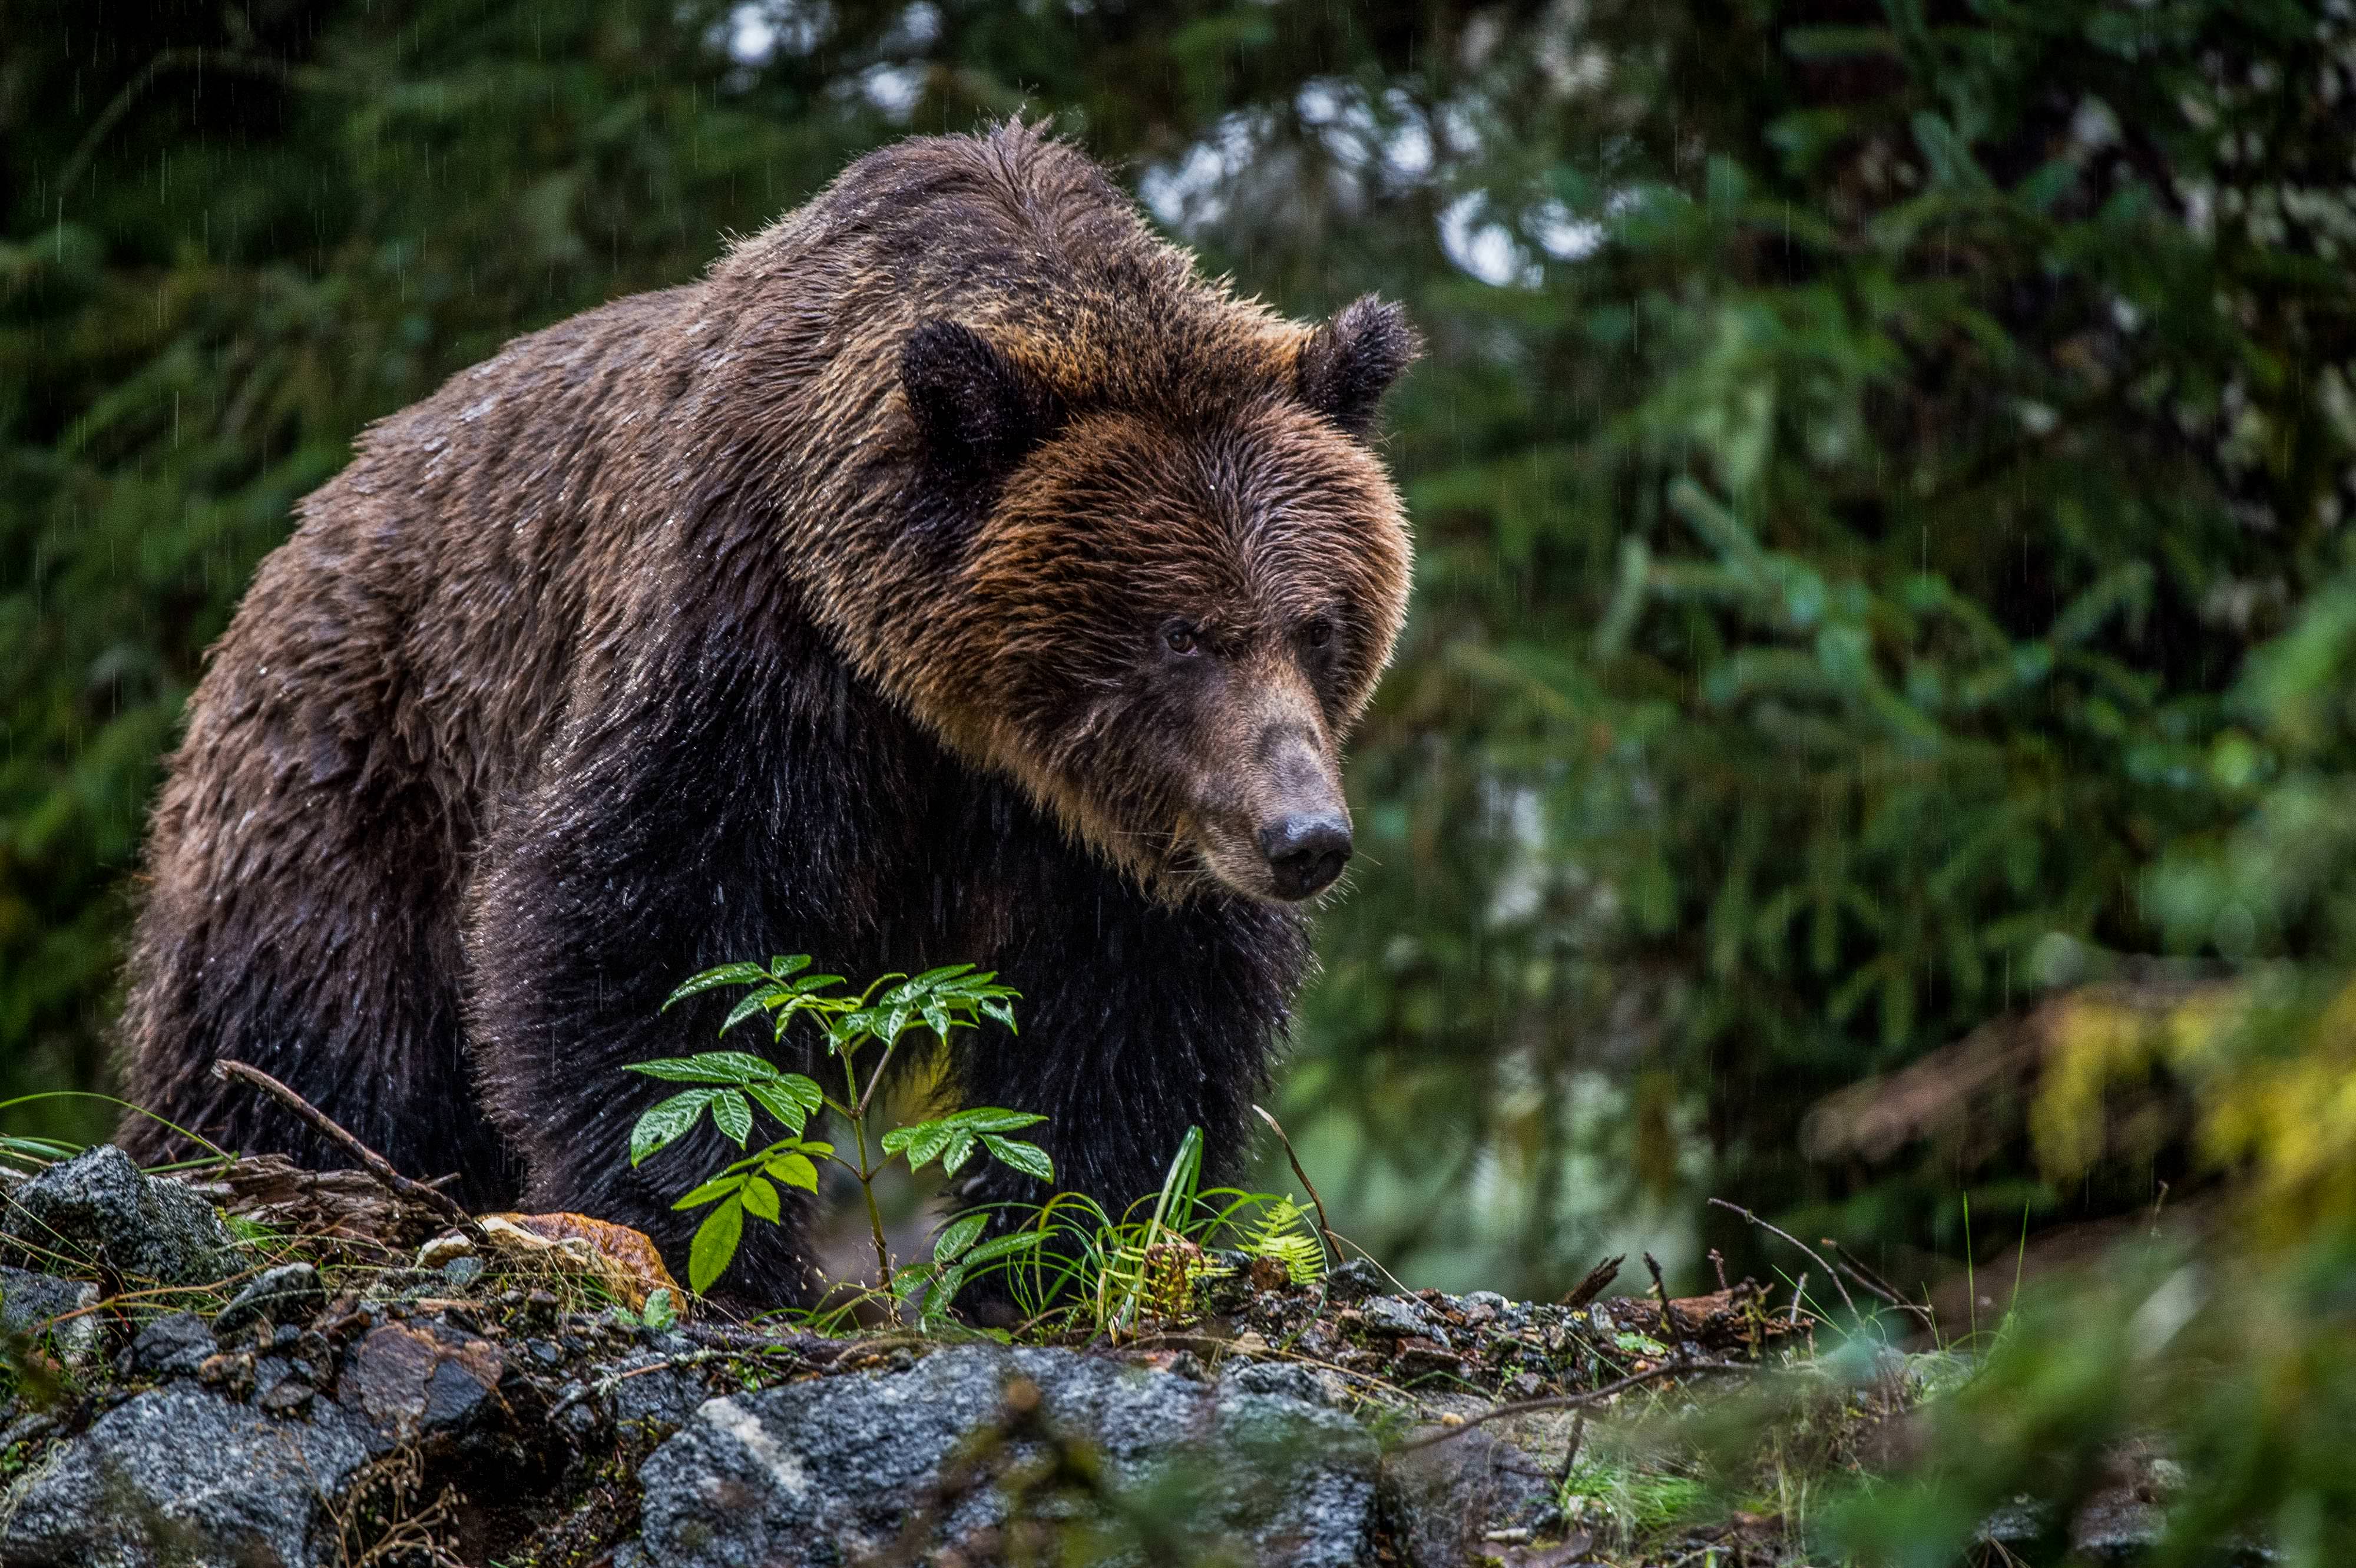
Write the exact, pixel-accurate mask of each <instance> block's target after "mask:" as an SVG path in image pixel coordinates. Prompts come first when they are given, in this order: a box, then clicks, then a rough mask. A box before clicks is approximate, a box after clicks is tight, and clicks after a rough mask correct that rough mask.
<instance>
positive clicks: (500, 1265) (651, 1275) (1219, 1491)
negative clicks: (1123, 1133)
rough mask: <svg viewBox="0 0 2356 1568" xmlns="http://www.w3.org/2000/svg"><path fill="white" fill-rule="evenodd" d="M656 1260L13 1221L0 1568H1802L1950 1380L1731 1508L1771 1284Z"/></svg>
mask: <svg viewBox="0 0 2356 1568" xmlns="http://www.w3.org/2000/svg"><path fill="white" fill-rule="evenodd" d="M634 1237H635V1233H632V1232H621V1233H618V1234H615V1233H607V1232H605V1231H603V1230H601V1229H600V1228H597V1227H594V1226H593V1225H580V1224H570V1225H568V1224H555V1225H551V1224H549V1223H547V1222H545V1221H526V1222H521V1223H517V1222H490V1221H487V1222H485V1223H484V1224H483V1225H481V1226H478V1227H469V1228H467V1229H466V1230H453V1229H452V1227H451V1226H450V1223H449V1220H448V1219H447V1218H446V1217H445V1216H444V1215H442V1214H440V1213H437V1212H436V1211H435V1210H434V1209H433V1208H429V1207H427V1206H425V1205H423V1204H421V1203H418V1202H416V1201H413V1200H411V1199H408V1198H403V1197H398V1196H395V1195H393V1194H391V1193H388V1192H387V1191H385V1190H384V1189H383V1188H381V1187H379V1186H378V1185H377V1184H375V1183H373V1182H371V1181H370V1180H369V1178H368V1177H366V1176H363V1175H361V1174H359V1173H357V1172H336V1173H324V1174H320V1173H309V1172H304V1171H299V1170H296V1169H295V1168H294V1167H292V1166H289V1165H286V1164H285V1163H284V1162H283V1161H277V1160H272V1159H249V1160H245V1161H241V1162H239V1163H238V1164H237V1165H230V1166H217V1167H214V1168H211V1169H209V1170H200V1171H195V1172H190V1173H184V1174H182V1175H180V1176H173V1177H159V1176H148V1175H145V1174H143V1173H141V1172H140V1171H138V1170H137V1169H135V1168H134V1166H133V1165H131V1163H130V1161H129V1160H128V1159H126V1158H125V1157H123V1155H121V1154H120V1153H119V1152H118V1151H115V1150H112V1149H110V1148H101V1149H97V1150H93V1151H91V1152H90V1153H88V1154H86V1155H81V1156H80V1157H78V1158H76V1159H74V1160H72V1161H70V1162H67V1163H65V1164H62V1165H54V1166H51V1167H49V1168H48V1169H47V1170H45V1171H42V1172H40V1173H39V1174H37V1175H36V1176H31V1177H30V1178H29V1179H15V1180H9V1181H5V1183H0V1248H5V1251H0V1262H5V1267H0V1335H5V1340H0V1346H5V1350H0V1564H5V1565H8V1568H29V1565H33V1564H44V1565H46V1564H59V1565H73V1568H83V1565H89V1568H112V1565H132V1564H143V1565H144V1564H166V1563H170V1564H176V1565H191V1568H193V1565H200V1564H222V1565H224V1568H227V1565H230V1564H235V1565H238V1568H251V1565H263V1564H284V1565H287V1568H295V1565H304V1568H310V1565H323V1568H402V1565H409V1564H418V1565H424V1564H466V1565H469V1568H474V1565H487V1564H497V1565H498V1568H527V1565H530V1568H573V1565H580V1568H588V1565H593V1564H594V1565H604V1564H612V1565H613V1568H654V1565H657V1564H660V1565H663V1568H672V1565H680V1568H771V1565H787V1564H805V1563H807V1564H830V1565H832V1564H847V1563H872V1564H891V1563H916V1562H928V1563H985V1562H999V1561H1014V1562H1028V1561H1067V1562H1074V1561H1076V1562H1094V1561H1111V1562H1150V1563H1285V1564H1302V1565H1311V1564H1334V1565H1336V1568H1339V1565H1342V1564H1356V1563H1398V1564H1408V1565H1413V1568H1438V1565H1441V1564H1461V1563H1490V1562H1494V1563H1505V1564H1515V1565H1519V1568H1557V1565H1568V1564H1574V1563H1612V1564H1630V1563H1696V1564H1697V1563H1709V1564H1711V1565H1712V1568H1736V1565H1739V1564H1765V1563H1793V1562H1798V1561H1802V1560H1803V1556H1802V1552H1801V1548H1800V1546H1799V1545H1798V1543H1797V1540H1796V1535H1797V1533H1798V1526H1799V1524H1800V1521H1799V1520H1795V1519H1793V1518H1788V1517H1786V1512H1787V1511H1788V1510H1787V1509H1783V1508H1781V1507H1779V1506H1778V1504H1777V1484H1778V1483H1777V1481H1776V1479H1775V1477H1776V1475H1777V1474H1778V1473H1780V1471H1779V1469H1778V1467H1780V1466H1783V1465H1785V1464H1787V1463H1789V1464H1800V1463H1806V1464H1810V1465H1815V1466H1825V1465H1834V1466H1853V1465H1856V1464H1859V1463H1863V1462H1867V1461H1868V1460H1869V1457H1870V1454H1871V1451H1872V1450H1873V1449H1874V1447H1875V1445H1876V1444H1880V1443H1884V1442H1886V1440H1887V1435H1888V1431H1889V1429H1890V1427H1891V1425H1892V1423H1901V1422H1902V1420H1903V1412H1904V1411H1905V1410H1906V1408H1908V1407H1909V1406H1910V1405H1911V1404H1912V1402H1914V1401H1915V1400H1917V1399H1918V1398H1919V1397H1921V1395H1922V1392H1923V1391H1924V1388H1925V1387H1926V1385H1927V1384H1928V1383H1930V1382H1932V1381H1935V1380H1936V1379H1937V1378H1938V1377H1940V1376H1941V1375H1943V1369H1948V1370H1951V1367H1950V1365H1949V1362H1950V1359H1943V1358H1938V1357H1930V1358H1915V1359H1903V1358H1895V1357H1893V1358H1890V1359H1889V1361H1888V1364H1887V1365H1886V1366H1884V1367H1883V1368H1881V1369H1879V1371H1877V1372H1876V1373H1875V1374H1874V1375H1873V1376H1872V1377H1871V1378H1869V1379H1867V1380H1863V1381H1858V1380H1854V1379H1852V1380H1849V1381H1848V1382H1847V1383H1843V1384H1841V1385H1840V1386H1839V1388H1838V1390H1837V1391H1836V1392H1834V1393H1831V1394H1828V1395H1826V1396H1825V1397H1823V1398H1820V1399H1816V1400H1815V1401H1814V1402H1813V1403H1811V1402H1807V1401H1803V1402H1802V1404H1804V1405H1806V1406H1807V1407H1808V1408H1807V1409H1806V1410H1805V1411H1804V1412H1803V1414H1802V1416H1801V1417H1800V1419H1798V1420H1797V1422H1796V1423H1792V1424H1790V1425H1789V1426H1788V1429H1787V1435H1790V1436H1791V1437H1792V1443H1791V1444H1790V1445H1789V1449H1790V1451H1789V1452H1786V1451H1785V1445H1783V1444H1780V1443H1779V1444H1778V1446H1777V1452H1776V1454H1775V1455H1774V1458H1773V1463H1772V1465H1771V1466H1751V1468H1750V1472H1749V1474H1748V1477H1747V1479H1746V1481H1745V1487H1746V1488H1747V1489H1746V1491H1745V1495H1744V1496H1743V1497H1741V1498H1732V1497H1730V1496H1727V1495H1723V1488H1722V1487H1720V1488H1719V1489H1718V1490H1716V1491H1713V1489H1712V1488H1711V1487H1707V1486H1705V1485H1704V1483H1703V1481H1702V1480H1701V1479H1700V1478H1699V1470H1698V1468H1697V1466H1696V1464H1695V1462H1694V1461H1693V1460H1692V1459H1691V1458H1690V1456H1689V1455H1685V1454H1684V1453H1682V1452H1681V1451H1679V1450H1677V1449H1676V1447H1675V1446H1674V1445H1671V1446H1669V1447H1663V1446H1662V1445H1660V1444H1657V1443H1654V1442H1652V1441H1651V1440H1649V1439H1648V1438H1646V1437H1645V1436H1644V1434H1645V1433H1646V1432H1648V1431H1651V1430H1653V1428H1654V1426H1655V1425H1656V1424H1657V1421H1656V1420H1648V1418H1658V1417H1660V1416H1662V1415H1664V1414H1665V1413H1673V1412H1676V1411H1679V1410H1681V1409H1685V1408H1687V1407H1690V1406H1691V1405H1692V1404H1693V1403H1694V1402H1696V1401H1697V1400H1700V1399H1702V1398H1704V1397H1706V1396H1707V1395H1708V1393H1709V1391H1716V1390H1725V1389H1728V1388H1730V1387H1731V1388H1745V1387H1748V1386H1750V1385H1751V1384H1753V1383H1755V1382H1756V1381H1757V1380H1759V1379H1760V1377H1761V1376H1762V1370H1763V1369H1772V1368H1773V1367H1774V1366H1775V1365H1777V1364H1779V1363H1783V1362H1786V1361H1800V1362H1803V1363H1804V1362H1805V1361H1806V1360H1807V1359H1808V1357H1809V1354H1810V1349H1811V1340H1812V1336H1813V1334H1814V1332H1815V1324H1814V1322H1813V1321H1812V1320H1811V1319H1810V1318H1809V1317H1808V1316H1807V1315H1805V1314H1804V1313H1802V1312H1799V1311H1796V1310H1794V1307H1793V1306H1792V1305H1791V1304H1790V1303H1789V1302H1788V1301H1787V1300H1786V1301H1772V1300H1770V1299H1769V1298H1768V1297H1767V1296H1766V1295H1765V1294H1763V1293H1762V1292H1760V1291H1759V1290H1758V1289H1757V1288H1756V1287H1753V1286H1751V1285H1750V1284H1749V1283H1743V1284H1740V1285H1737V1286H1734V1287H1733V1288H1731V1289H1729V1290H1726V1291H1722V1292H1720V1293H1718V1294H1714V1295H1710V1296H1703V1297H1697V1298H1692V1299H1689V1300H1681V1301H1668V1300H1666V1299H1665V1296H1663V1295H1662V1294H1658V1293H1656V1294H1651V1295H1634V1296H1622V1297H1617V1298H1612V1299H1608V1300H1601V1301H1594V1302H1581V1303H1579V1304H1578V1305H1547V1304H1532V1303H1515V1302H1508V1301H1506V1300H1505V1299H1504V1298H1502V1297H1499V1296H1496V1295H1493V1294H1478V1293H1476V1294H1472V1295H1468V1296H1462V1297H1457V1296H1447V1295H1441V1294H1438V1293H1435V1292H1429V1291H1424V1292H1409V1291H1406V1290H1403V1289H1400V1288H1399V1287H1398V1285H1397V1284H1396V1283H1395V1282H1391V1281H1388V1280H1387V1279H1386V1278H1384V1277H1383V1276H1382V1275H1381V1274H1380V1273H1378V1272H1377V1271H1376V1270H1375V1269H1374V1268H1373V1267H1372V1266H1370V1265H1368V1264H1366V1263H1365V1262H1355V1263H1353V1264H1351V1265H1349V1266H1347V1267H1345V1268H1344V1269H1341V1270H1338V1271H1335V1272H1334V1273H1333V1274H1331V1275H1329V1276H1328V1277H1326V1278H1325V1279H1323V1281H1321V1282H1319V1283H1317V1284H1315V1285H1313V1286H1305V1287H1304V1286H1298V1285H1294V1284H1292V1283H1290V1282H1289V1281H1288V1280H1286V1279H1285V1277H1284V1275H1283V1272H1282V1270H1280V1269H1270V1268H1269V1267H1266V1266H1265V1265H1263V1266H1262V1267H1261V1268H1260V1269H1259V1270H1258V1273H1257V1275H1255V1273H1254V1271H1253V1270H1252V1269H1251V1267H1250V1266H1249V1262H1248V1260H1244V1259H1240V1258H1236V1259H1230V1260H1226V1262H1228V1263H1230V1264H1231V1265H1232V1266H1231V1267H1229V1268H1227V1269H1226V1272H1224V1273H1219V1274H1216V1275H1215V1276H1213V1277H1211V1278H1209V1279H1207V1280H1205V1282H1204V1283H1203V1284H1202V1286H1201V1288H1200V1290H1199V1291H1198V1292H1197V1293H1196V1299H1195V1300H1194V1302H1192V1303H1191V1304H1190V1305H1191V1307H1192V1310H1191V1311H1190V1312H1189V1314H1188V1315H1187V1316H1183V1317H1180V1318H1173V1319H1171V1320H1168V1321H1162V1322H1155V1323H1149V1324H1146V1325H1143V1326H1141V1331H1139V1332H1137V1333H1135V1334H1132V1335H1130V1336H1129V1337H1126V1338H1124V1339H1123V1340H1122V1341H1121V1342H1119V1343H1113V1342H1110V1341H1109V1340H1108V1339H1107V1338H1106V1337H1102V1336H1098V1337H1096V1338H1095V1339H1094V1340H1092V1341H1090V1342H1086V1343H1044V1344H1031V1343H1023V1344H1010V1343H1005V1342H1001V1339H998V1338H992V1337H985V1336H981V1335H979V1334H974V1333H971V1332H970V1331H966V1330H954V1331H951V1332H949V1333H947V1334H936V1335H933V1336H929V1337H920V1336H917V1335H915V1334H912V1333H902V1332H894V1331H890V1330H881V1329H869V1330H865V1331H862V1332H860V1333H857V1334H853V1335H850V1336H847V1337H820V1336H818V1335H814V1334H811V1333H808V1332H804V1331H801V1330H799V1329H798V1328H796V1327H794V1326H787V1325H780V1324H774V1323H772V1324H755V1325H744V1324H737V1323H732V1322H727V1321H723V1320H720V1319H718V1318H716V1317H712V1316H687V1317H682V1316H675V1315H674V1314H673V1313H672V1312H671V1311H670V1310H669V1303H670V1301H671V1299H672V1298H671V1297H669V1295H668V1294H664V1293H663V1292H662V1291H661V1289H660V1288H659V1283H658V1282H659V1278H660V1276H659V1273H658V1271H659V1263H655V1262H653V1261H652V1260H651V1259H650V1258H649V1257H648V1256H646V1255H644V1254H643V1252H640V1251H634V1249H633V1247H632V1245H631V1241H632V1239H633V1238H634ZM639 1240H642V1239H639ZM1215 1261H1216V1260H1215ZM1606 1283H1609V1282H1608V1278H1598V1279H1597V1280H1595V1281H1594V1282H1592V1288H1593V1290H1595V1291H1601V1289H1602V1288H1603V1287H1604V1285H1605V1284H1606ZM650 1292H651V1293H652V1294H650ZM1577 1294H1578V1293H1574V1297H1576V1296H1577ZM1826 1387H1827V1388H1829V1387H1831V1385H1829V1384H1827V1385H1826ZM1717 1397H1720V1398H1723V1397H1725V1396H1724V1395H1723V1394H1719V1395H1718V1396H1717ZM1801 1448H1805V1449H1806V1451H1807V1452H1806V1454H1805V1455H1804V1456H1802V1455H1800V1453H1799V1450H1800V1449H1801ZM1786 1490H1787V1491H1788V1488H1786ZM2134 1506H2137V1505H2136V1502H2135V1499H2134V1498H2128V1499H2127V1501H2126V1504H2124V1505H2123V1507H2126V1508H2127V1509H2129V1511H2130V1512H2131V1511H2132V1508H2133V1507H2134ZM2140 1506H2142V1507H2143V1508H2144V1509H2145V1511H2146V1513H2147V1514H2148V1513H2149V1512H2150V1511H2151V1507H2150V1505H2149V1504H2148V1502H2146V1503H2144V1504H2142V1505H2140ZM2133 1522H2134V1521H2133V1520H2129V1521H2128V1523H2129V1525H2130V1526H2131V1525H2132V1524H2133ZM2002 1529H2003V1527H2002V1522H2001V1521H1997V1533H1998V1534H1999V1535H2000V1534H2001V1533H2002ZM2144 1533H2145V1534H2146V1535H2147V1534H2148V1520H2146V1521H2145V1523H2144ZM2094 1544H2099V1543H2094Z"/></svg>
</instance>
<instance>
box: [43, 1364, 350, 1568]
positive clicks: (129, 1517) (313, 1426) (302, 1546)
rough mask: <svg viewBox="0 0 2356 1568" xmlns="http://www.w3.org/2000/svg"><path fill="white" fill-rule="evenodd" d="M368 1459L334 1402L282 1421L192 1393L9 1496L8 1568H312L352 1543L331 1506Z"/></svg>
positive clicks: (136, 1402) (174, 1391)
mask: <svg viewBox="0 0 2356 1568" xmlns="http://www.w3.org/2000/svg"><path fill="white" fill-rule="evenodd" d="M367 1456H368V1450H367V1448H366V1446H365V1445H364V1444H362V1443H361V1441H360V1439H359V1435H358V1434H356V1433H355V1432H354V1431H353V1430H352V1429H351V1424H350V1423H349V1421H348V1418H346V1417H345V1416H343V1415H342V1414H341V1412H337V1411H336V1410H335V1409H334V1408H333V1407H332V1406H329V1407H327V1408H325V1409H324V1410H323V1411H322V1412H320V1413H319V1414H318V1415H316V1416H315V1417H314V1418H313V1419H311V1420H308V1421H301V1422H290V1421H280V1420H273V1418H272V1417H270V1416H268V1415H265V1414H263V1413H262V1412H260V1411H257V1410H252V1409H249V1408H247V1407H245V1406H242V1405H239V1404H233V1403H231V1402H229V1401H228V1400H225V1399H223V1398H221V1397H220V1395H218V1394H215V1393H211V1392H209V1391H205V1390H202V1389H198V1388H196V1387H193V1386H191V1385H188V1384H186V1383H180V1384H175V1385H173V1386H172V1387H170V1388H164V1389H152V1390H150V1391H147V1392H145V1393H143V1394H140V1395H138V1396H137V1397H135V1398H134V1399H132V1400H130V1401H128V1402H125V1403H123V1404H122V1405H119V1406H117V1407H116V1408H115V1409H113V1410H112V1411H110V1412H107V1413H106V1414H105V1415H103V1416H101V1417H100V1418H99V1419H98V1421H97V1422H96V1423H93V1424H92V1425H91V1429H90V1430H89V1431H88V1432H86V1433H84V1434H82V1435H81V1436H80V1437H77V1438H74V1439H72V1440H71V1441H70V1442H67V1443H64V1444H59V1447H58V1448H57V1449H56V1451H55V1452H53V1453H52V1454H51V1455H49V1456H48V1459H46V1460H45V1461H44V1462H43V1463H42V1464H41V1465H40V1466H38V1467H37V1468H36V1469H34V1470H33V1471H32V1472H31V1473H30V1474H28V1475H27V1476H25V1477H23V1478H22V1479H20V1480H19V1481H17V1482H16V1485H15V1486H14V1487H11V1488H10V1489H9V1491H8V1492H7V1494H6V1495H5V1497H0V1564H5V1565H7V1568H35V1565H40V1568H48V1565H50V1564H57V1563H72V1564H75V1565H77V1568H149V1565H151V1564H154V1565H157V1568H161V1565H162V1564H166V1563H169V1564H172V1565H173V1568H250V1565H252V1564H255V1563H272V1564H283V1565H284V1568H313V1565H315V1564H316V1565H324V1564H328V1563H337V1562H339V1561H340V1560H341V1556H342V1543H341V1542H340V1541H338V1540H337V1539H336V1533H337V1532H336V1528H335V1525H334V1522H333V1520H332V1518H331V1516H330V1515H329V1513H328V1510H327V1501H326V1499H327V1498H330V1497H333V1496H335V1495H336V1494H337V1491H338V1490H340V1489H341V1487H343V1485H344V1484H345V1482H346V1481H348V1479H349V1478H350V1477H351V1475H352V1473H353V1472H354V1471H355V1470H357V1469H358V1468H359V1466H360V1465H361V1464H362V1463H363V1462H364V1461H365V1460H366V1458H367Z"/></svg>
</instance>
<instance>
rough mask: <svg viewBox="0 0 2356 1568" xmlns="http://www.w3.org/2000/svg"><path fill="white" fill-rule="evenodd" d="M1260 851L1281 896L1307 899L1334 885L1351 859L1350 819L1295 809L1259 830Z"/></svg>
mask: <svg viewBox="0 0 2356 1568" xmlns="http://www.w3.org/2000/svg"><path fill="white" fill-rule="evenodd" d="M1259 848H1260V853H1261V854H1265V855H1267V856H1268V870H1269V876H1270V877H1271V878H1272V879H1273V880H1274V882H1275V884H1276V896H1277V897H1280V898H1306V897H1309V896H1310V895H1311V894H1312V893H1319V892H1323V890H1324V889H1326V888H1328V887H1330V886H1333V879H1334V878H1335V877H1337V876H1339V875H1342V867H1343V866H1344V865H1346V864H1348V862H1349V859H1350V819H1349V818H1347V817H1345V816H1344V815H1342V813H1340V812H1339V811H1296V812H1293V813H1291V814H1290V815H1289V816H1285V817H1280V818H1279V819H1278V820H1277V821H1275V822H1270V823H1269V824H1268V826H1266V827H1264V828H1262V829H1260V831H1259Z"/></svg>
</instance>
